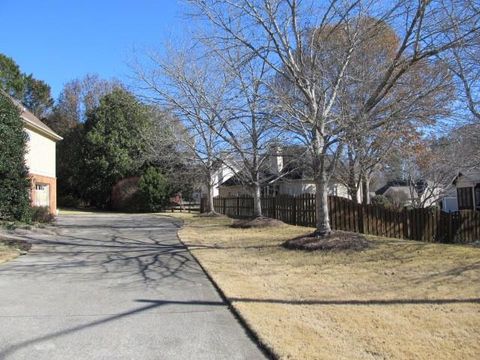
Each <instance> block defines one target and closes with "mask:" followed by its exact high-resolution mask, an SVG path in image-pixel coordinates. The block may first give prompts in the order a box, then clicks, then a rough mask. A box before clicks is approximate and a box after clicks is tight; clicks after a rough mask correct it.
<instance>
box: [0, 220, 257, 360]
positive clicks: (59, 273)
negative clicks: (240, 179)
mask: <svg viewBox="0 0 480 360" xmlns="http://www.w3.org/2000/svg"><path fill="white" fill-rule="evenodd" d="M178 227H179V224H178V222H176V220H173V219H170V218H168V217H160V216H156V215H110V214H99V215H88V216H87V215H72V216H60V217H59V219H58V226H57V228H56V233H55V234H47V235H35V236H34V237H33V236H28V238H29V240H30V241H32V242H34V243H35V244H34V246H33V247H32V250H31V251H30V252H29V254H28V255H26V256H22V257H19V258H17V259H15V260H13V261H11V262H9V263H7V264H3V265H0V359H35V360H38V359H49V360H51V359H62V360H65V359H142V360H143V359H262V358H264V357H263V355H262V353H261V352H260V350H259V349H258V348H257V347H256V345H255V344H254V343H253V342H252V341H251V340H250V339H249V337H248V336H247V334H246V333H245V331H244V330H243V328H242V327H241V326H240V324H239V323H238V322H237V321H236V319H235V318H234V316H233V315H232V313H231V312H230V311H229V309H228V307H227V305H226V304H225V303H223V301H222V299H221V298H220V296H219V295H218V294H217V292H216V290H215V289H214V287H213V286H212V284H211V283H210V281H209V280H208V278H207V277H206V275H205V274H204V272H203V271H202V270H201V268H200V267H199V265H198V264H197V263H196V262H195V260H194V259H193V258H192V256H191V255H190V253H189V252H188V251H187V250H186V249H185V247H184V246H183V245H182V244H181V243H180V242H179V241H178V239H177V235H176V234H177V229H178Z"/></svg>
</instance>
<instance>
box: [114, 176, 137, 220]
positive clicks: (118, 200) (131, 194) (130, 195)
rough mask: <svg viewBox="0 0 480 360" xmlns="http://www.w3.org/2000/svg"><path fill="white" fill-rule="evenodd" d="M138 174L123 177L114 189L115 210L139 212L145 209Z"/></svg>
mask: <svg viewBox="0 0 480 360" xmlns="http://www.w3.org/2000/svg"><path fill="white" fill-rule="evenodd" d="M139 181H140V178H139V177H138V176H135V177H130V178H126V179H122V180H120V181H119V182H117V183H116V184H115V186H114V187H113V189H112V197H111V206H112V209H113V210H120V211H127V212H138V211H141V210H143V200H142V199H141V196H140V188H139V186H138V183H139Z"/></svg>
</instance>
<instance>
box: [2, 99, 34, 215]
mask: <svg viewBox="0 0 480 360" xmlns="http://www.w3.org/2000/svg"><path fill="white" fill-rule="evenodd" d="M26 142H27V134H26V133H25V132H24V130H23V122H22V119H21V118H20V114H19V110H18V108H17V106H16V105H15V104H14V103H13V102H12V100H11V99H10V98H9V97H8V96H7V95H6V94H4V93H3V92H2V91H0V149H1V151H0V219H2V220H10V221H11V220H18V221H29V217H30V199H29V196H28V191H29V188H30V180H29V178H28V170H27V167H26V165H25V151H26V150H25V149H26Z"/></svg>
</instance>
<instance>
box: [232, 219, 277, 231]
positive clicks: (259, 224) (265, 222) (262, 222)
mask: <svg viewBox="0 0 480 360" xmlns="http://www.w3.org/2000/svg"><path fill="white" fill-rule="evenodd" d="M283 225H285V223H284V222H283V221H280V220H277V219H272V218H268V217H263V216H262V217H256V218H253V219H242V220H235V221H234V222H233V224H232V225H231V227H232V228H235V229H260V228H266V227H279V226H283Z"/></svg>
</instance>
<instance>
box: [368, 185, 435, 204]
mask: <svg viewBox="0 0 480 360" xmlns="http://www.w3.org/2000/svg"><path fill="white" fill-rule="evenodd" d="M443 191H444V189H442V188H440V187H439V186H435V184H433V183H432V182H430V181H428V180H420V181H417V182H416V183H415V184H413V183H412V182H410V181H409V180H392V181H389V182H387V183H386V184H385V185H384V186H382V187H380V188H379V189H377V190H376V191H375V195H383V196H385V197H387V198H390V199H391V200H392V201H394V202H397V203H398V205H402V206H411V205H412V204H413V203H414V202H415V203H416V204H417V206H422V207H425V208H427V207H431V206H436V205H438V204H439V200H440V198H441V197H442V196H441V195H442V193H443Z"/></svg>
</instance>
